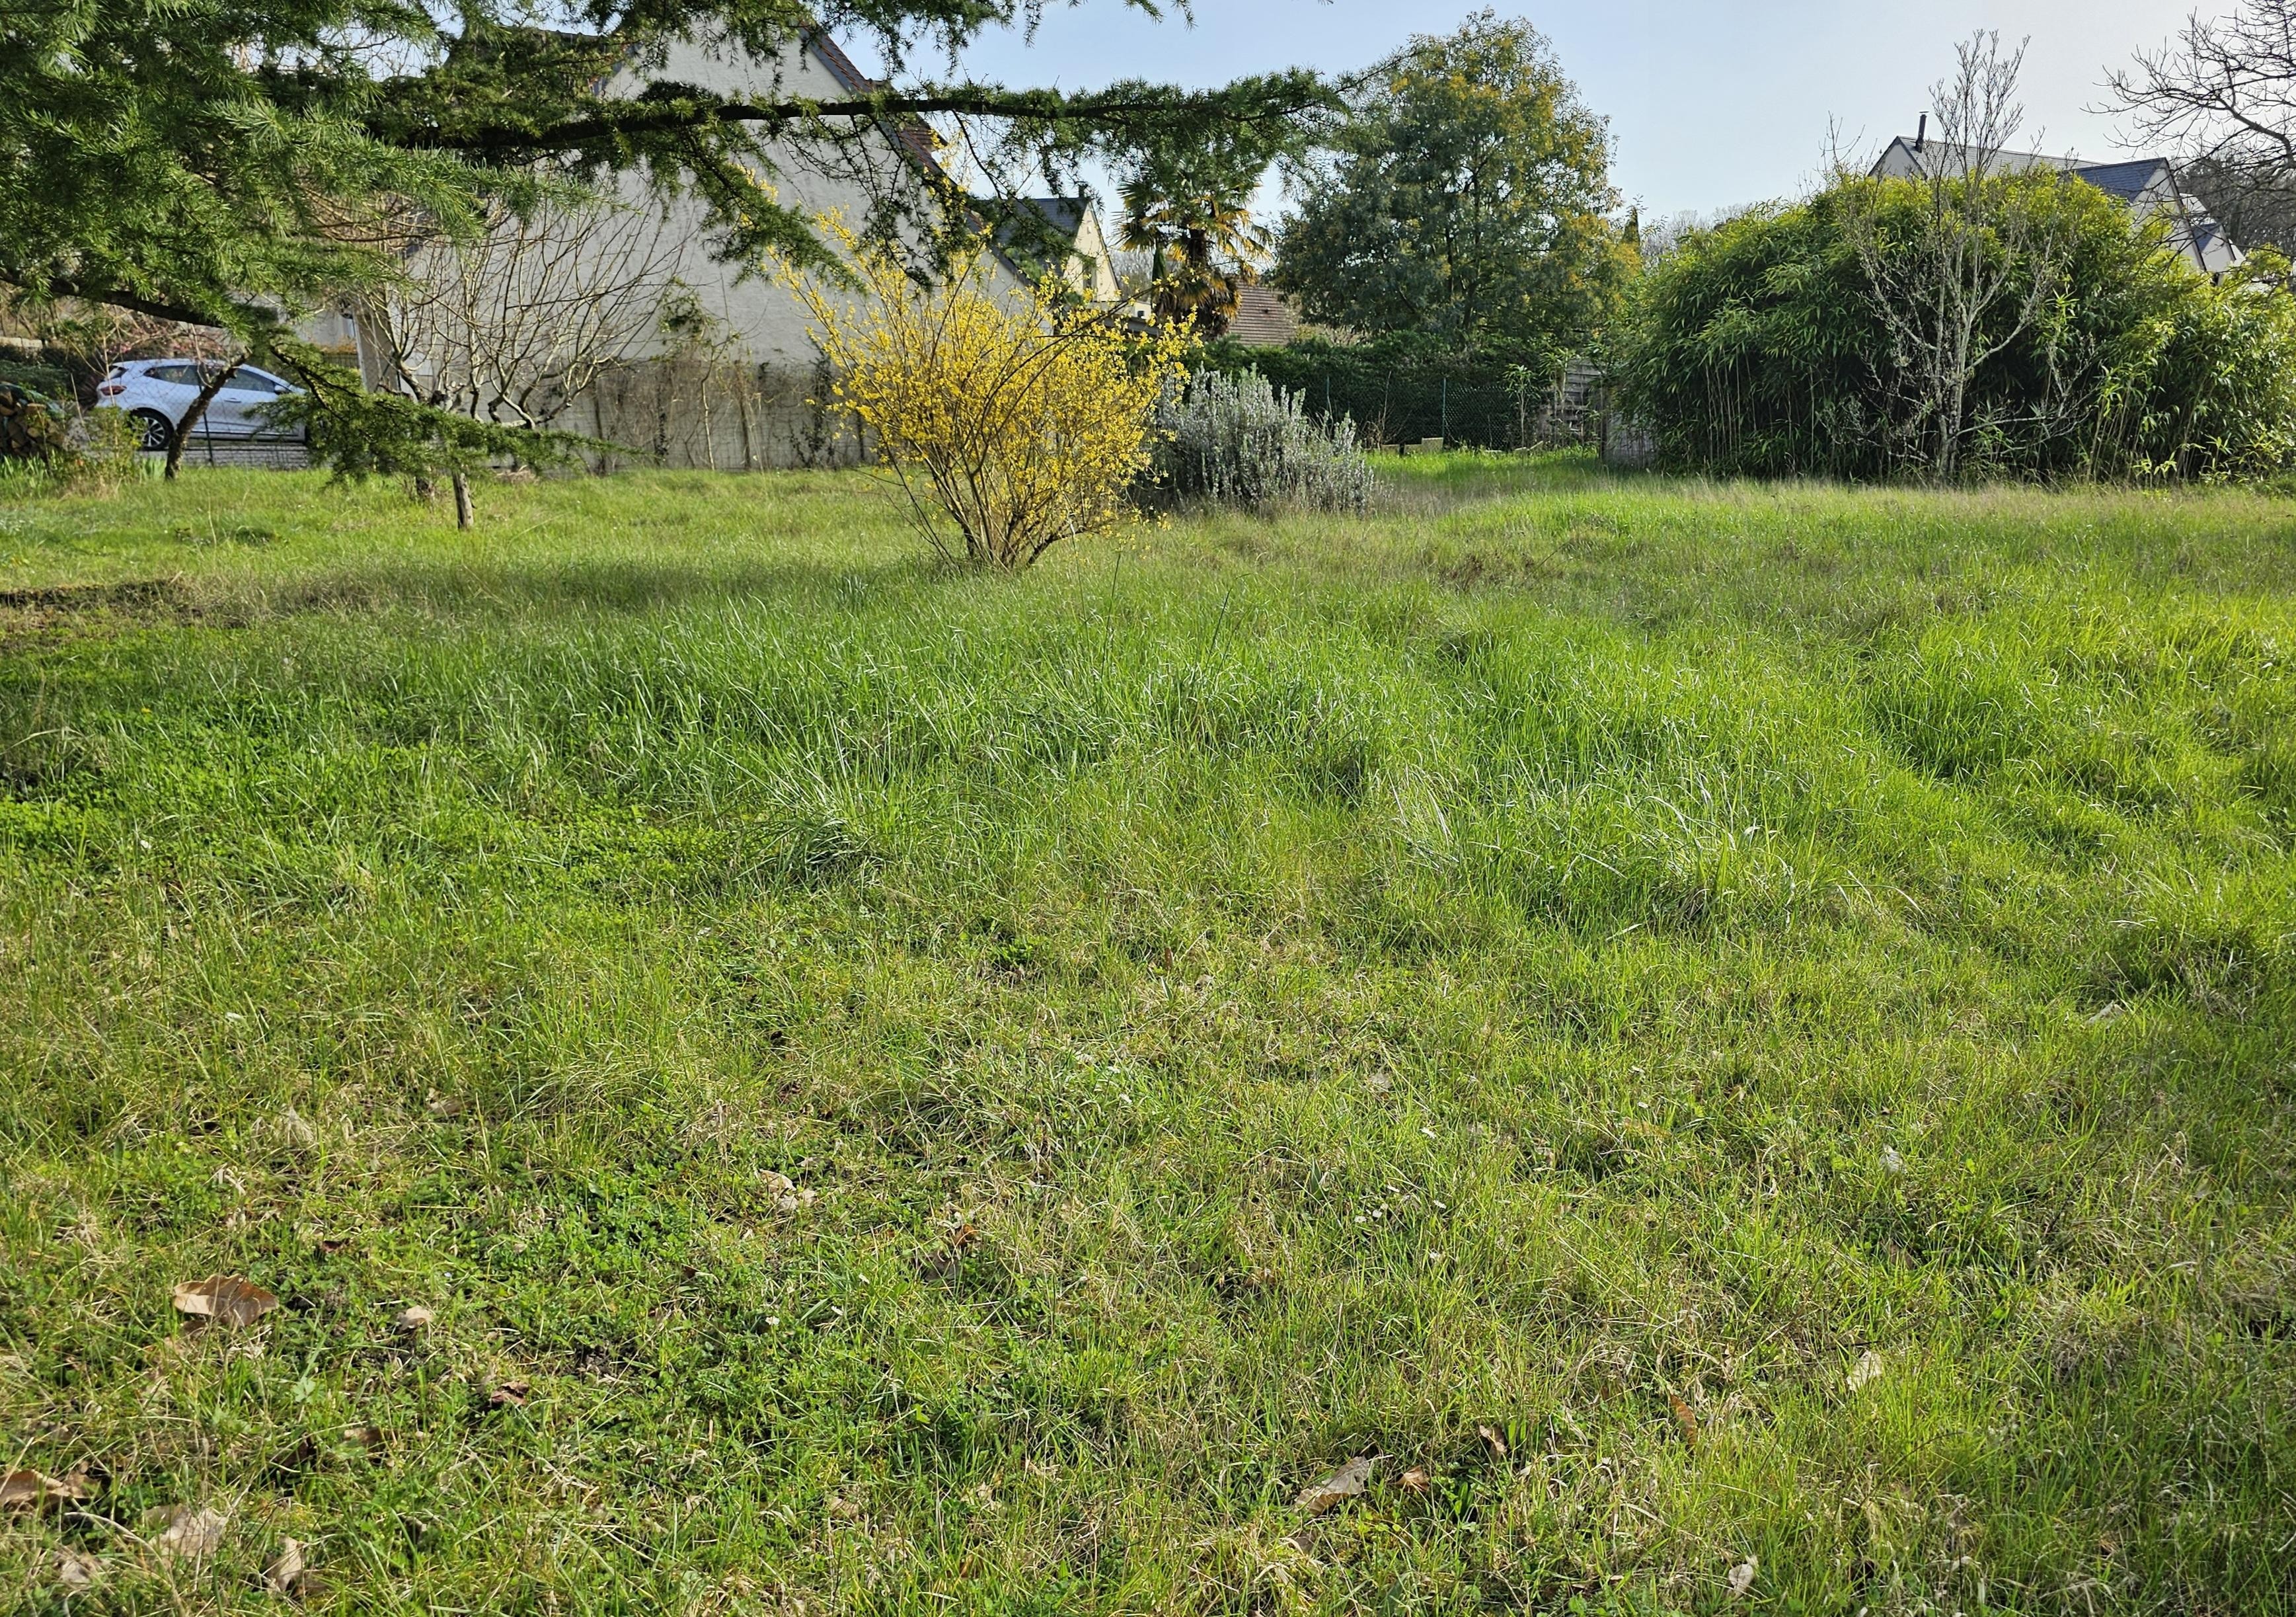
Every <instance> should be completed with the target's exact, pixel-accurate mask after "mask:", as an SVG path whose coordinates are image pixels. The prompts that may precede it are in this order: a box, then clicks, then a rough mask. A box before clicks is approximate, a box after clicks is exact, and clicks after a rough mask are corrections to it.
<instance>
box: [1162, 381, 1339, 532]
mask: <svg viewBox="0 0 2296 1617" xmlns="http://www.w3.org/2000/svg"><path fill="white" fill-rule="evenodd" d="M1159 424H1160V426H1161V428H1162V429H1163V432H1164V437H1163V439H1162V441H1161V442H1160V443H1159V445H1158V446H1157V451H1156V481H1157V484H1158V486H1159V487H1160V488H1161V489H1163V490H1164V491H1165V492H1167V493H1168V494H1169V496H1170V497H1173V498H1176V499H1180V500H1203V501H1209V502H1210V503H1211V504H1214V505H1242V506H1248V507H1251V508H1255V509H1257V508H1259V507H1264V506H1273V505H1282V506H1291V507H1294V508H1297V509H1301V510H1308V511H1361V510H1363V509H1364V508H1365V506H1367V505H1370V503H1371V495H1372V489H1373V488H1374V478H1373V476H1372V471H1371V462H1370V461H1369V460H1368V459H1366V458H1365V455H1364V453H1363V450H1362V449H1361V448H1360V447H1357V443H1356V423H1355V422H1354V420H1353V418H1351V417H1349V416H1345V415H1342V416H1340V417H1338V418H1336V419H1334V420H1330V421H1318V420H1316V418H1315V417H1314V416H1311V415H1308V412H1307V410H1306V408H1305V407H1304V406H1302V405H1301V403H1300V396H1299V395H1298V394H1296V393H1287V392H1284V391H1283V390H1281V389H1279V388H1277V387H1275V385H1274V384H1273V383H1271V382H1268V380H1267V378H1266V377H1264V376H1261V375H1259V374H1258V373H1253V372H1250V371H1247V372H1244V373H1241V374H1238V375H1234V376H1227V375H1221V374H1219V373H1206V374H1202V375H1199V376H1196V377H1194V378H1193V379H1192V380H1191V381H1190V382H1188V384H1187V386H1186V387H1185V389H1183V390H1180V391H1178V392H1177V393H1175V394H1174V395H1173V396H1172V397H1171V398H1169V400H1168V401H1167V403H1166V404H1165V406H1164V408H1163V410H1162V413H1161V420H1160V423H1159Z"/></svg>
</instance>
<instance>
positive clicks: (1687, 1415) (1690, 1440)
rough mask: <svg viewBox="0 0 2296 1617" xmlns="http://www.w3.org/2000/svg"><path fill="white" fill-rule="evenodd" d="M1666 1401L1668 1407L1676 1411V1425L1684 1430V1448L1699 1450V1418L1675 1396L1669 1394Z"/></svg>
mask: <svg viewBox="0 0 2296 1617" xmlns="http://www.w3.org/2000/svg"><path fill="white" fill-rule="evenodd" d="M1666 1401H1667V1406H1668V1407H1669V1408H1671V1409H1672V1410H1673V1411H1674V1424H1676V1425H1677V1426H1678V1427H1680V1428H1681V1430H1682V1441H1683V1446H1684V1447H1685V1448H1688V1449H1695V1448H1697V1447H1698V1417H1697V1416H1695V1415H1693V1414H1692V1413H1691V1412H1690V1406H1689V1405H1688V1404H1685V1403H1684V1402H1683V1401H1682V1399H1680V1398H1678V1397H1677V1396H1676V1395H1675V1394H1673V1393H1671V1392H1669V1393H1668V1394H1667V1395H1666Z"/></svg>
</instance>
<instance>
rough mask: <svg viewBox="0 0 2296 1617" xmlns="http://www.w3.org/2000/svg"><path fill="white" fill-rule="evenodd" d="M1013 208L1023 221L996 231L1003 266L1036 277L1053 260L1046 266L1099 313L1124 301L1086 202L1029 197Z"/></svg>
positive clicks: (1110, 256)
mask: <svg viewBox="0 0 2296 1617" xmlns="http://www.w3.org/2000/svg"><path fill="white" fill-rule="evenodd" d="M984 205H985V204H984ZM1012 206H1013V209H1015V211H1019V212H1024V213H1025V217H1022V218H1008V219H1007V220H1006V221H1005V223H1004V224H1003V225H1002V226H999V227H998V229H997V232H996V247H997V250H998V252H999V253H1001V254H1002V255H1003V257H1004V258H1005V259H1006V260H1007V261H1009V262H1010V263H1012V264H1013V266H1014V267H1016V268H1018V269H1020V270H1022V271H1024V272H1027V271H1031V270H1033V271H1034V272H1035V273H1036V274H1037V275H1038V276H1039V277H1041V276H1042V275H1043V274H1044V267H1046V259H1048V258H1057V259H1058V260H1059V261H1058V263H1057V264H1054V265H1052V266H1050V267H1051V268H1052V269H1053V270H1054V273H1055V274H1057V275H1059V276H1060V277H1061V278H1062V280H1064V281H1066V282H1067V283H1069V286H1070V289H1071V290H1073V291H1075V292H1076V294H1077V295H1078V297H1080V298H1083V299H1084V300H1086V301H1087V302H1090V303H1095V304H1098V305H1101V306H1102V307H1103V308H1107V307H1111V306H1113V305H1115V304H1118V303H1120V302H1122V301H1123V300H1124V289H1123V288H1122V287H1121V286H1120V285H1119V284H1118V283H1117V279H1116V259H1115V255H1114V254H1112V253H1111V252H1110V251H1109V250H1108V238H1107V236H1105V235H1103V234H1102V233H1101V228H1100V214H1099V212H1098V211H1097V210H1096V209H1094V207H1093V206H1092V204H1091V203H1089V202H1087V201H1084V200H1083V199H1081V198H1079V197H1065V196H1031V197H1022V198H1021V199H1019V201H1017V202H1016V203H1014V204H1013V205H1012Z"/></svg>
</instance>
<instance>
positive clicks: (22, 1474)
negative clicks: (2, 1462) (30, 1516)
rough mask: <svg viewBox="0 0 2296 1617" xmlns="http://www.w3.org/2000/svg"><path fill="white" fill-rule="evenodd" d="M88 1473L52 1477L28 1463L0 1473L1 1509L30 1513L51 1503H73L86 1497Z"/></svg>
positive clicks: (76, 1472) (79, 1472)
mask: <svg viewBox="0 0 2296 1617" xmlns="http://www.w3.org/2000/svg"><path fill="white" fill-rule="evenodd" d="M87 1495H88V1486H87V1473H86V1472H85V1471H75V1472H73V1473H71V1474H70V1476H62V1477H52V1476H50V1475H48V1474H47V1473H45V1472H44V1471H34V1470H32V1469H31V1468H30V1467H29V1466H24V1467H21V1468H20V1469H18V1470H15V1471H12V1472H9V1473H7V1474H6V1475H5V1476H0V1510H8V1511H14V1512H18V1513H20V1514H21V1513H29V1512H34V1511H41V1510H45V1509H46V1508H47V1507H48V1506H51V1505H74V1504H78V1502H79V1501H80V1500H82V1499H85V1498H87Z"/></svg>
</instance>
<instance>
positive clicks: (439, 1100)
mask: <svg viewBox="0 0 2296 1617" xmlns="http://www.w3.org/2000/svg"><path fill="white" fill-rule="evenodd" d="M422 1104H423V1105H424V1106H425V1107H426V1108H428V1109H429V1111H430V1115H431V1116H432V1117H460V1116H462V1115H463V1112H464V1110H465V1109H466V1108H467V1106H468V1103H467V1102H465V1101H464V1100H463V1097H462V1096H459V1095H441V1094H439V1092H438V1091H437V1090H436V1089H433V1090H431V1091H430V1096H428V1097H427V1098H426V1099H425V1100H424V1101H423V1103H422Z"/></svg>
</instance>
